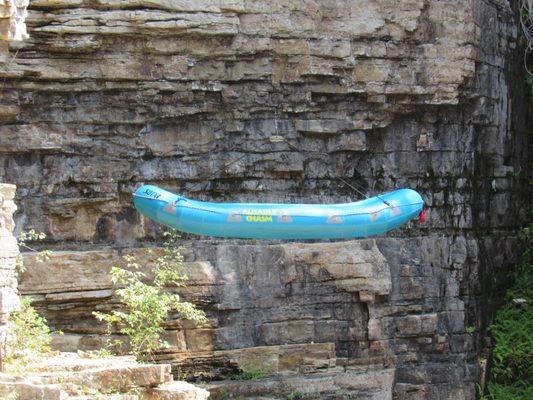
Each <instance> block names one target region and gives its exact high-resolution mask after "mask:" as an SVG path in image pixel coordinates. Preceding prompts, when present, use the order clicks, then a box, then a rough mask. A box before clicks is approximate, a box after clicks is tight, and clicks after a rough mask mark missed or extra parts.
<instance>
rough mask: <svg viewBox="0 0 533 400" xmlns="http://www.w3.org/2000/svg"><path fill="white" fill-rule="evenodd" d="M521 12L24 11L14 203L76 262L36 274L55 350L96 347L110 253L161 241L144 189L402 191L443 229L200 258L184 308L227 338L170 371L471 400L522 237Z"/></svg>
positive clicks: (192, 342) (190, 341) (8, 170)
mask: <svg viewBox="0 0 533 400" xmlns="http://www.w3.org/2000/svg"><path fill="white" fill-rule="evenodd" d="M511 6H513V7H514V5H511V4H510V2H508V1H506V0H493V1H485V0H466V1H436V0H419V1H417V0H400V1H398V0H395V1H392V0H379V1H375V0H372V1H371V0H362V1H357V2H355V1H325V0H324V1H322V0H317V1H304V0H298V1H248V0H217V1H211V0H209V1H207V0H206V1H164V0H150V1H144V0H138V1H121V0H95V1H85V0H64V1H57V0H36V1H34V2H32V5H31V8H32V9H31V10H30V13H29V16H28V20H27V23H28V26H29V30H30V33H31V39H30V40H28V41H27V42H25V43H22V44H13V45H11V53H10V54H9V58H8V61H9V62H6V63H5V64H3V65H2V69H0V77H1V79H2V82H3V85H2V87H1V88H0V95H1V98H0V122H1V123H2V124H3V125H1V126H0V129H1V135H0V166H1V167H0V179H1V180H5V181H9V182H13V183H16V184H17V186H18V188H19V189H18V191H17V201H18V202H19V205H20V211H19V213H18V215H17V222H18V223H19V225H20V226H25V227H33V228H36V229H37V230H41V231H45V232H46V233H47V234H48V237H49V238H50V244H49V245H50V246H52V247H57V248H63V249H67V250H74V251H73V252H70V253H62V255H60V256H58V257H60V259H55V260H54V265H55V266H56V268H57V269H55V270H53V269H49V270H48V272H46V271H44V270H40V269H39V268H38V267H36V269H35V270H32V269H31V268H30V269H29V270H28V275H26V276H25V277H24V278H23V282H22V286H23V287H24V291H25V292H26V293H32V294H33V295H34V296H36V297H37V298H38V300H39V307H40V309H41V310H42V311H43V312H45V313H46V315H47V317H48V318H49V319H50V321H51V322H52V323H53V324H54V326H56V327H57V328H60V329H62V330H63V331H65V332H66V334H65V336H64V337H63V339H62V340H63V344H62V345H63V346H65V347H68V346H71V347H75V346H82V347H83V346H85V347H90V346H91V345H93V346H94V345H96V344H98V343H101V342H102V336H101V333H102V327H101V326H99V325H98V324H95V322H94V319H93V318H92V316H91V312H92V311H93V310H94V309H95V308H101V309H106V308H109V307H112V306H115V304H116V299H114V298H113V297H112V288H111V286H110V282H109V279H108V278H107V277H106V275H105V273H103V271H106V269H105V268H108V266H109V263H111V260H114V259H116V257H117V254H116V253H115V252H114V251H113V250H109V251H107V250H105V249H104V250H103V249H102V248H101V247H102V246H111V247H116V246H123V247H142V246H143V245H145V244H146V242H147V241H151V240H157V239H158V237H159V234H160V230H161V228H160V227H158V226H156V225H155V224H153V223H152V222H150V221H148V220H145V219H143V218H142V217H141V216H140V215H139V214H138V213H136V212H135V210H134V209H133V207H132V204H131V196H130V195H131V192H132V190H133V189H134V188H135V187H136V186H137V185H139V184H140V183H154V184H158V185H161V186H164V187H165V188H167V189H169V190H174V191H177V192H182V193H184V194H187V195H189V196H191V197H197V198H200V199H211V200H213V199H214V200H237V201H239V200H250V201H280V202H282V201H284V202H335V201H343V200H347V199H348V198H350V197H352V198H353V197H355V194H354V193H353V192H351V191H350V190H349V189H348V188H347V187H346V186H344V185H343V184H341V183H340V182H339V180H338V179H337V178H342V179H344V180H346V181H348V182H349V183H351V184H357V185H360V186H362V187H364V188H366V189H367V191H368V192H369V193H370V194H373V193H375V192H379V191H383V190H389V189H392V188H394V187H402V186H408V187H412V188H416V189H417V190H419V191H420V192H421V193H422V194H423V195H424V198H425V201H426V204H427V206H428V209H429V213H428V214H429V221H428V222H427V223H426V224H424V225H418V224H415V225H414V226H412V227H406V228H405V229H402V230H397V231H395V232H391V233H390V234H389V235H388V236H387V237H386V238H378V239H376V241H375V242H373V241H371V242H366V241H356V242H354V241H349V242H339V243H320V244H272V245H267V244H265V243H260V242H259V243H257V242H242V241H237V242H231V241H218V242H211V241H203V240H193V241H192V242H190V245H189V248H190V254H188V255H187V257H188V260H189V261H190V262H195V263H197V264H195V265H194V267H192V265H193V264H191V268H190V269H191V271H192V270H194V271H198V274H199V275H202V278H201V279H202V282H203V283H201V284H200V283H196V282H195V281H194V279H193V280H192V281H191V288H190V289H188V290H187V292H186V293H185V295H186V296H190V297H191V298H192V299H194V300H196V301H198V302H199V304H201V305H202V306H203V307H205V308H206V310H207V312H208V313H209V315H210V317H211V318H212V326H211V327H210V328H205V329H204V330H199V329H193V328H192V327H189V326H188V325H185V326H184V325H183V324H181V323H178V322H173V323H171V324H170V325H169V340H170V341H171V342H172V343H173V345H174V347H173V348H172V349H171V350H169V352H167V353H166V354H165V355H164V356H163V355H162V357H166V358H167V359H168V360H170V361H171V362H172V364H173V366H174V368H175V369H174V371H175V372H176V373H179V372H178V368H180V370H184V371H185V373H187V374H189V376H194V375H195V372H194V369H195V368H196V370H197V374H198V375H203V376H205V377H210V378H220V377H223V376H224V374H228V373H231V371H233V370H234V369H238V368H241V367H243V366H244V365H245V360H248V361H246V362H249V358H246V357H252V359H254V360H255V359H258V360H259V359H260V360H263V361H262V362H264V363H266V365H269V368H270V366H271V368H272V369H271V371H270V372H271V373H272V374H273V376H277V375H276V374H278V375H279V376H285V375H284V374H289V375H290V374H294V376H291V379H292V380H291V382H292V383H290V384H287V385H288V386H287V387H286V389H287V390H286V392H290V391H291V390H300V388H301V387H306V386H307V387H309V388H314V387H315V386H313V384H312V381H313V379H314V378H313V376H314V377H315V378H316V379H315V380H314V382H322V383H321V384H320V385H322V386H323V387H324V388H330V389H331V390H330V391H329V392H328V390H329V389H327V390H326V389H324V391H325V393H326V394H325V395H327V396H333V398H334V396H335V392H336V391H337V392H338V393H342V396H344V395H346V396H350V395H352V396H353V397H363V398H364V397H365V396H366V397H367V398H369V397H370V395H371V394H372V393H386V395H385V394H384V395H383V396H389V397H391V396H393V395H395V396H397V397H398V398H409V399H412V398H440V399H444V398H450V399H461V398H473V397H474V382H475V381H476V379H477V374H478V367H477V360H476V358H477V357H478V356H479V355H480V353H481V349H482V347H483V346H484V345H485V341H484V334H485V328H486V318H487V316H488V311H489V309H490V306H491V301H492V300H491V299H496V298H497V293H498V290H499V289H500V288H501V286H503V284H504V283H505V279H502V278H506V277H507V271H508V269H509V266H510V265H511V264H512V263H513V262H514V261H515V259H516V257H517V255H518V253H519V246H518V245H517V243H518V239H517V235H516V232H517V229H518V227H519V225H520V224H521V221H523V220H524V219H525V213H524V209H523V206H522V204H523V203H522V199H523V198H524V197H525V196H524V193H523V192H522V188H525V185H524V182H525V180H524V178H525V177H524V173H523V171H524V169H521V168H520V163H521V161H522V159H523V151H524V150H523V148H524V146H523V132H524V121H523V119H521V118H522V117H521V116H522V115H523V112H522V111H523V110H522V109H521V107H522V104H523V101H522V97H521V95H522V94H521V91H520V90H521V89H520V88H519V87H520V85H521V83H520V82H519V80H518V79H517V78H516V77H517V76H521V75H522V74H521V73H520V71H519V65H520V62H521V61H520V60H519V58H518V57H519V56H518V53H517V51H516V47H517V40H516V35H517V24H516V12H515V11H516V10H513V9H512V8H511ZM273 135H277V136H283V137H284V138H285V140H286V141H287V142H288V143H289V144H290V145H289V144H287V143H286V142H283V141H282V142H276V143H274V142H272V141H271V137H272V136H273ZM297 150H299V151H297ZM365 246H367V247H368V248H367V247H365ZM89 249H93V250H94V252H85V251H82V250H89ZM138 251H140V252H142V250H138ZM367 256H368V259H367V258H366V257H367ZM61 257H62V259H61ZM350 257H352V258H353V259H351V258H350ZM358 260H366V261H364V262H359V261H358ZM106 263H107V264H106ZM93 265H102V268H101V269H94V268H93V267H92V266H93ZM38 271H41V272H38ZM51 271H52V272H51ZM35 274H41V277H40V278H38V275H35ZM213 277H214V278H213ZM53 278H57V282H52V279H53ZM63 278H64V279H63ZM61 279H63V282H64V283H61V282H62V280H61ZM93 280H94V282H93ZM25 282H26V283H25ZM30 282H33V283H31V284H30ZM40 282H48V283H47V284H46V285H40ZM54 285H55V286H54ZM52 288H53V289H52ZM467 328H469V329H468V330H467ZM467 331H468V332H472V331H473V332H474V333H466V332H467ZM313 342H314V343H313ZM291 346H292V347H291ZM315 346H318V347H315ZM320 346H325V347H326V350H325V349H323V348H322V347H320ZM253 357H256V358H253ZM268 360H270V361H268ZM354 365H357V368H361V367H363V369H364V368H367V369H368V373H367V375H366V376H367V378H368V379H366V381H368V382H371V383H369V385H368V387H367V388H366V389H364V388H363V389H361V388H359V389H358V388H357V385H356V383H354V385H355V386H353V387H351V389H350V386H349V382H350V380H353V382H360V381H362V382H365V378H364V376H365V372H364V370H363V371H360V370H359V369H358V370H357V372H354V373H353V374H352V373H351V372H350V373H349V372H348V371H349V369H350V368H351V367H352V366H354ZM193 367H194V368H193ZM339 370H342V371H347V372H346V373H347V374H348V375H349V376H347V377H346V380H345V381H344V383H342V382H340V381H339V380H342V376H341V377H339V378H338V379H339V380H338V381H335V382H334V380H332V379H333V377H334V376H336V375H337V373H338V372H339ZM321 374H322V375H321ZM350 374H352V375H353V376H351V375H350ZM360 374H363V375H360ZM356 375H357V376H356ZM361 376H363V378H361ZM372 376H376V377H377V378H376V379H372ZM390 376H392V378H390V379H389V377H390ZM298 377H300V378H301V379H303V380H302V381H298V382H299V383H298V382H297V380H298ZM269 379H271V380H270V381H268V382H267V381H265V383H264V387H265V388H268V387H270V388H273V387H274V386H275V385H276V383H275V382H276V380H275V378H272V377H270V378H269ZM269 382H270V383H269ZM326 382H329V383H327V384H326ZM379 382H381V389H379V390H378V389H376V386H379ZM269 385H270V386H269ZM291 385H292V386H291ZM317 385H318V386H320V385H319V384H317ZM248 386H250V393H252V392H253V390H255V389H253V384H250V385H248ZM243 390H244V389H243ZM265 390H266V389H265ZM276 390H278V392H276V391H275V390H274V389H273V392H275V393H278V395H281V394H280V393H281V392H280V391H283V390H284V389H283V390H282V389H279V388H277V389H276ZM310 390H314V389H310ZM286 392H285V393H284V395H285V394H287V393H286ZM328 393H329V394H328ZM350 393H351V394H350ZM256 394H257V393H256ZM247 395H252V394H247ZM339 396H340V394H339ZM383 398H386V397H383Z"/></svg>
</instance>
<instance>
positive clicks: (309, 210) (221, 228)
mask: <svg viewBox="0 0 533 400" xmlns="http://www.w3.org/2000/svg"><path fill="white" fill-rule="evenodd" d="M133 196H134V198H133V201H134V204H135V207H136V208H137V210H138V211H139V212H140V213H142V214H144V215H146V216H147V217H149V218H151V219H152V220H154V221H156V222H159V223H161V224H164V225H167V226H169V227H171V228H174V229H177V230H180V231H182V232H189V233H195V234H197V235H206V236H216V237H225V238H250V239H346V238H356V237H368V236H373V235H379V234H382V233H385V232H387V231H389V230H391V229H394V228H397V227H399V226H401V225H403V224H405V223H406V222H408V221H409V220H411V219H413V218H415V217H417V216H419V215H420V214H421V213H422V212H423V205H424V202H423V200H422V197H421V196H420V195H419V194H418V193H417V192H415V191H414V190H411V189H399V190H395V191H393V192H389V193H385V194H382V195H379V196H376V197H372V198H369V199H366V200H361V201H357V202H354V203H345V204H324V205H320V204H268V203H212V202H202V201H196V200H191V199H187V198H185V197H183V196H180V195H177V194H174V193H171V192H168V191H166V190H163V189H160V188H158V187H156V186H152V185H144V186H141V187H140V188H139V189H137V190H136V191H135V193H134V195H133Z"/></svg>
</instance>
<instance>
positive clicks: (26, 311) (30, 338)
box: [4, 297, 52, 370]
mask: <svg viewBox="0 0 533 400" xmlns="http://www.w3.org/2000/svg"><path fill="white" fill-rule="evenodd" d="M31 302H32V299H30V298H29V297H26V298H24V299H22V301H21V305H20V309H19V310H18V311H15V312H13V313H11V315H10V316H9V331H8V335H7V339H6V342H5V351H4V355H5V356H4V361H5V363H6V366H8V368H10V369H13V370H18V368H19V367H23V366H24V365H26V364H27V363H28V361H30V359H31V358H32V357H35V356H36V355H38V354H41V353H45V352H47V351H50V342H51V340H52V339H51V336H50V333H51V331H50V328H49V327H48V325H47V324H46V320H45V319H44V318H43V317H41V316H39V314H37V311H35V309H34V308H33V307H32V306H31Z"/></svg>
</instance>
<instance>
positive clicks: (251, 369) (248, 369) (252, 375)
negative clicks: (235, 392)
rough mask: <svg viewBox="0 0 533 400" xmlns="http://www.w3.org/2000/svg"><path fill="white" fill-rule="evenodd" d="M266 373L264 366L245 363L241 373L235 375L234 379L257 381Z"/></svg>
mask: <svg viewBox="0 0 533 400" xmlns="http://www.w3.org/2000/svg"><path fill="white" fill-rule="evenodd" d="M266 375H267V371H266V370H265V369H264V368H261V367H258V366H255V365H246V366H244V367H243V369H242V373H241V374H239V375H236V376H235V380H241V381H258V380H260V379H263V378H264V377H265V376H266Z"/></svg>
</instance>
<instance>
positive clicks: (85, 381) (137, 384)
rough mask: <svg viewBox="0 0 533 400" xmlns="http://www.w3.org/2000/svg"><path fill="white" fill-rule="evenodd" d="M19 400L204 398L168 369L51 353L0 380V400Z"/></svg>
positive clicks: (131, 361) (205, 394)
mask: <svg viewBox="0 0 533 400" xmlns="http://www.w3.org/2000/svg"><path fill="white" fill-rule="evenodd" d="M13 393H15V394H16V395H17V399H20V400H37V399H41V400H70V399H72V400H81V399H84V400H92V399H95V400H96V399H98V400H102V399H124V400H141V399H142V400H161V399H166V400H206V399H207V398H208V397H209V392H207V391H206V390H205V389H201V388H198V387H195V386H193V385H191V384H189V383H186V382H179V381H176V382H174V381H173V380H172V376H171V375H170V365H168V364H153V363H152V364H146V363H145V364H140V363H137V362H136V361H135V360H134V359H133V357H109V356H108V357H96V356H95V355H94V354H93V355H91V354H89V353H51V354H45V355H42V356H38V357H34V358H33V359H32V361H31V363H29V364H28V365H27V366H26V367H25V369H24V371H22V372H20V373H17V374H13V375H11V374H7V373H2V374H0V395H2V396H6V397H7V396H13Z"/></svg>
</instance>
